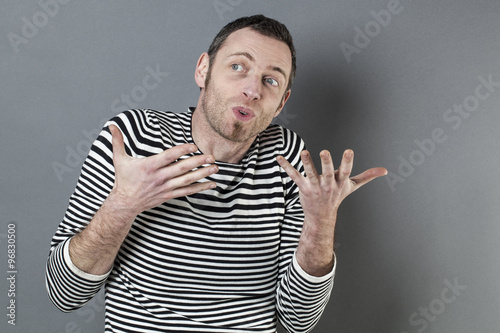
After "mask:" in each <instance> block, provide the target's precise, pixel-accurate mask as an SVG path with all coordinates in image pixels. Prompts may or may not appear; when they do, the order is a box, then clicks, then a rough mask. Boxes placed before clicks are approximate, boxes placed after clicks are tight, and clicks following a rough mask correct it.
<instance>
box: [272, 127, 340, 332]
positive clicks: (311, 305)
mask: <svg viewBox="0 0 500 333" xmlns="http://www.w3.org/2000/svg"><path fill="white" fill-rule="evenodd" d="M303 149H304V143H303V142H302V140H301V139H300V138H299V137H298V136H297V135H295V134H293V133H292V132H290V131H288V130H286V129H285V130H284V147H283V156H284V157H285V158H286V159H287V160H288V161H289V162H290V163H291V164H292V165H293V166H294V167H295V168H296V169H297V170H298V171H300V172H301V173H304V169H303V166H302V163H301V161H300V151H302V150H303ZM282 179H283V184H284V189H285V200H286V203H285V217H284V220H283V224H282V227H281V242H280V274H279V282H278V286H277V292H276V310H277V314H278V318H279V321H280V323H281V325H282V326H283V328H285V329H286V330H287V331H288V332H310V331H311V330H312V329H313V328H314V326H315V325H316V324H317V322H318V321H319V319H320V317H321V315H322V314H323V311H324V309H325V307H326V305H327V303H328V301H329V299H330V294H331V291H332V288H333V279H334V273H335V266H336V265H335V266H334V268H333V270H332V271H331V272H330V273H329V274H327V275H326V276H323V277H314V276H310V275H309V274H307V273H306V272H304V271H303V270H302V268H301V267H300V265H299V264H298V262H297V260H296V258H295V250H296V249H297V246H298V242H299V238H300V234H301V231H302V224H303V221H304V213H303V210H302V206H301V205H300V200H299V191H298V187H297V186H296V184H295V183H293V181H292V180H291V179H290V178H289V177H288V175H286V173H285V172H284V171H283V172H282Z"/></svg>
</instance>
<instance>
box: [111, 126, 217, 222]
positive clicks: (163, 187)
mask: <svg viewBox="0 0 500 333" xmlns="http://www.w3.org/2000/svg"><path fill="white" fill-rule="evenodd" d="M109 129H110V131H111V135H112V144H113V163H114V166H115V184H114V187H113V190H112V193H113V194H114V196H115V197H117V198H120V200H123V203H125V206H126V207H128V208H129V209H131V210H132V211H133V212H134V213H135V214H136V215H137V214H139V213H140V212H142V211H144V210H146V209H150V208H153V207H156V206H158V205H160V204H161V203H163V202H165V201H167V200H170V199H173V198H177V197H182V196H186V195H190V194H194V193H197V192H201V191H204V190H208V189H211V188H214V187H215V186H216V184H215V183H214V182H200V183H199V182H198V181H200V180H202V179H203V178H205V177H208V176H210V175H212V174H214V173H216V172H217V171H218V168H217V166H216V165H210V166H206V167H201V166H202V165H206V164H213V163H214V162H215V160H214V157H213V156H211V155H196V156H192V157H189V158H186V159H182V160H178V159H179V158H180V157H182V156H184V155H187V154H189V153H193V152H195V151H196V150H197V148H196V146H195V145H193V144H183V145H179V146H175V147H172V148H170V149H167V150H165V151H163V152H161V153H159V154H157V155H153V156H149V157H146V158H134V157H131V156H129V155H128V154H127V153H126V151H125V144H124V141H123V135H122V133H121V131H120V130H119V129H118V127H116V126H115V125H110V126H109ZM194 169H196V170H194ZM193 170H194V171H193Z"/></svg>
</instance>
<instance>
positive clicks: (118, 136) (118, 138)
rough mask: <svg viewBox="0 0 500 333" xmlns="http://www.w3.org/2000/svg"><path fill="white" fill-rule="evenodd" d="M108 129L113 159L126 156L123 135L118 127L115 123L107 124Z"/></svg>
mask: <svg viewBox="0 0 500 333" xmlns="http://www.w3.org/2000/svg"><path fill="white" fill-rule="evenodd" d="M109 130H110V132H111V138H112V140H111V143H112V145H113V160H115V159H116V158H120V157H124V156H127V152H126V151H125V143H124V142H123V135H122V132H121V131H120V129H119V128H118V127H117V126H115V125H109Z"/></svg>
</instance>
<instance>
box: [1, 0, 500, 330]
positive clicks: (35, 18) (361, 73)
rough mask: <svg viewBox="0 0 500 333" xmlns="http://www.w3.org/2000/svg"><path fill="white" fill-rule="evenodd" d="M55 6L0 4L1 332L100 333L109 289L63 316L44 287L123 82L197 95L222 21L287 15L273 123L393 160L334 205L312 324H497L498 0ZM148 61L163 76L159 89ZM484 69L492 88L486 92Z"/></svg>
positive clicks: (317, 144)
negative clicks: (88, 160) (287, 82)
mask: <svg viewBox="0 0 500 333" xmlns="http://www.w3.org/2000/svg"><path fill="white" fill-rule="evenodd" d="M45 1H46V2H47V3H52V6H41V5H40V3H45V2H44V1H41V2H40V3H39V2H37V1H14V0H1V1H0V8H1V13H0V71H1V72H0V80H1V81H0V101H1V108H2V111H1V119H2V121H1V124H0V133H1V134H0V139H1V146H0V149H1V150H0V153H1V154H0V156H1V159H0V161H1V162H0V163H1V164H0V165H1V167H0V168H1V169H0V170H1V174H0V177H1V178H0V179H1V183H0V186H1V201H0V209H1V215H0V216H1V217H0V247H1V250H0V253H1V254H2V255H1V258H0V272H1V273H0V276H2V278H1V279H0V295H1V296H0V300H1V301H0V303H1V306H0V308H1V309H4V310H2V311H1V313H0V314H1V316H0V318H1V319H0V331H1V332H11V331H12V332H57V333H60V332H99V331H102V328H103V309H102V297H98V298H96V299H95V300H93V301H92V302H91V303H90V304H89V305H87V306H86V307H85V308H83V309H81V310H79V311H76V312H73V313H71V314H63V313H60V312H59V311H58V310H57V309H56V308H55V307H54V306H53V305H52V304H51V303H50V302H49V300H48V298H47V296H46V292H45V286H44V267H45V260H46V255H47V252H48V249H49V245H50V239H51V237H52V235H53V233H54V232H55V230H56V228H57V225H58V223H59V221H60V220H61V219H62V216H63V214H64V211H65V209H66V205H67V201H68V198H69V195H70V194H71V192H72V190H73V188H74V186H75V183H76V180H77V177H78V173H79V169H80V166H81V163H82V158H84V157H85V155H86V152H87V150H88V145H89V140H90V139H89V136H90V137H95V135H96V133H97V132H96V131H97V130H98V129H100V126H101V125H102V120H103V119H108V118H110V117H112V116H113V115H114V114H115V113H117V112H119V111H121V110H124V109H128V108H129V107H128V106H127V105H126V104H125V103H123V102H121V96H122V94H124V95H126V94H128V95H130V96H131V97H132V99H131V103H130V104H134V105H137V106H138V107H147V108H155V109H160V110H172V111H176V112H182V111H185V110H186V109H187V107H188V106H194V105H195V104H196V101H197V97H198V94H199V91H198V89H197V87H196V85H195V83H194V80H193V73H194V67H195V64H196V61H197V59H198V57H199V55H200V54H201V53H202V52H204V51H205V50H206V49H207V48H208V45H209V43H210V41H211V40H212V38H213V37H214V36H215V34H216V33H217V31H218V30H219V29H220V28H221V27H222V26H223V25H224V24H225V23H227V22H229V21H231V20H233V19H235V18H237V17H240V16H245V15H250V14H256V13H263V14H266V15H268V16H270V17H274V18H276V19H278V20H280V21H282V22H284V23H285V24H287V26H288V27H289V29H290V30H291V32H292V34H293V36H294V40H295V43H296V48H297V53H298V73H297V80H296V84H295V85H294V87H293V93H292V97H291V99H290V100H289V102H288V104H287V106H286V108H285V110H284V112H283V114H282V115H281V116H280V117H279V119H277V122H278V123H280V124H283V125H285V126H287V127H289V128H291V129H293V130H295V131H296V132H298V133H299V134H300V135H301V136H302V137H303V138H304V139H305V140H306V143H307V145H308V147H309V148H310V150H311V151H312V152H313V153H314V154H317V153H318V152H319V151H320V150H321V149H329V150H330V151H331V152H332V154H333V155H334V159H335V161H336V162H337V163H338V160H339V158H340V156H341V154H342V151H343V150H344V149H345V148H352V149H353V150H354V151H355V154H356V157H355V173H359V172H361V171H363V170H365V169H366V168H369V167H372V166H384V167H386V168H387V169H388V170H389V171H390V177H386V178H385V179H378V180H376V181H374V182H373V183H371V184H369V185H367V186H366V187H364V188H362V189H361V190H359V191H358V192H356V193H355V194H353V195H352V196H350V197H349V198H348V199H347V200H346V201H345V202H344V203H343V204H342V206H341V210H340V212H339V223H338V226H337V238H336V240H337V246H338V248H337V256H338V268H337V275H336V282H335V287H334V290H333V294H332V298H331V301H330V303H329V305H328V308H327V309H326V312H325V314H324V316H323V318H322V320H321V322H320V323H319V324H318V326H317V327H316V329H315V330H314V332H318V333H319V332H384V333H388V332H394V333H401V332H408V333H413V332H419V331H420V332H499V331H500V329H499V327H500V316H499V312H500V310H499V309H500V284H499V283H498V277H499V273H500V256H499V255H498V240H499V236H500V225H499V223H498V222H499V215H500V205H499V204H500V190H499V188H500V173H499V171H498V170H499V168H498V165H499V162H500V157H499V156H500V155H499V144H498V142H499V139H500V134H499V131H498V124H499V121H500V115H499V112H498V109H499V106H500V87H499V86H498V85H499V84H498V82H500V45H499V36H500V20H499V19H498V17H499V14H500V1H495V0H483V1H465V0H445V1H439V2H437V1H436V2H431V1H416V0H414V1H410V0H401V2H400V3H399V5H398V6H396V5H397V3H396V2H395V1H394V0H337V1H314V2H312V1H310V2H306V1H298V0H295V1H284V0H281V1H272V2H270V1H242V0H209V1H165V0H162V1H160V0H155V1H126V0H106V1H79V2H77V1H71V2H68V3H63V4H59V5H58V6H57V7H56V6H54V5H53V3H54V2H53V1H52V2H51V1H47V0H45ZM60 2H63V1H62V0H60ZM64 2H66V1H64ZM391 5H394V6H395V7H394V8H392V7H391ZM388 6H389V7H391V8H392V11H393V12H397V14H391V16H390V19H391V20H390V22H388V19H387V16H386V17H385V19H386V21H385V22H382V23H377V21H376V19H375V16H376V15H375V16H374V14H373V13H372V11H374V12H375V13H379V12H380V11H381V10H386V11H387V8H388ZM27 22H29V23H27ZM34 23H36V24H37V25H38V27H37V26H36V25H34V26H31V30H30V29H29V28H30V24H34ZM33 27H34V28H35V29H33ZM365 28H368V31H369V32H368V33H366V32H365V33H364V34H365V35H366V36H367V37H365V38H363V37H360V36H359V30H358V29H361V30H363V31H364V30H365ZM370 29H371V30H370ZM357 34H358V36H357V38H356V35H357ZM368 34H369V35H371V36H368ZM16 36H17V37H16ZM355 39H356V40H355ZM367 39H369V43H368V42H367ZM356 43H357V45H358V46H359V47H358V48H357V50H356V52H355V53H352V54H350V55H346V52H343V51H342V46H343V47H346V45H347V44H349V45H351V50H352V47H355V46H356ZM148 67H149V68H151V69H153V70H154V69H157V68H158V70H160V71H161V72H162V73H168V75H167V74H162V75H163V76H162V77H160V80H159V81H161V82H158V85H157V87H155V89H151V90H146V89H144V87H142V86H143V79H144V78H145V77H146V75H148V70H147V68H148ZM480 77H482V78H483V79H484V80H488V79H490V80H491V81H493V82H497V83H496V85H495V83H494V84H493V85H492V86H490V87H489V89H490V90H488V88H487V87H485V86H482V87H479V88H478V92H476V88H477V87H478V86H480V85H481V84H482V83H481V82H482V81H481V79H480ZM151 82H154V81H150V83H151ZM141 87H142V88H141ZM144 92H145V93H146V94H144ZM477 93H478V94H479V95H478V97H481V98H477V97H476V94H477ZM116 100H118V101H116ZM464 104H465V106H463V107H462V108H463V109H464V110H466V109H468V110H471V111H470V112H469V111H466V112H463V115H460V114H459V113H457V112H455V111H453V108H454V105H455V110H458V109H459V108H460V106H461V105H464ZM449 110H450V111H449ZM433 132H434V133H435V135H434V139H433ZM415 140H417V141H415ZM432 140H434V143H431V141H432ZM436 141H438V142H436ZM416 142H420V143H422V144H424V146H423V148H419V145H418V144H417V143H416ZM422 144H420V145H421V146H422ZM316 161H317V159H316ZM56 171H57V172H56ZM388 180H389V181H388ZM10 222H14V223H15V224H16V236H17V269H18V275H17V281H16V289H17V290H16V292H17V295H16V296H17V297H16V304H17V318H16V319H17V320H16V324H17V325H16V326H15V327H13V326H11V325H8V324H7V319H8V318H7V317H6V313H7V310H6V306H7V301H8V299H7V289H8V286H7V280H6V279H5V277H6V276H7V273H6V272H7V270H8V269H7V265H6V262H7V256H6V254H5V253H6V249H7V238H6V237H7V225H8V224H9V223H10ZM453 284H455V285H459V287H458V289H457V287H455V288H452V289H450V287H449V285H453ZM4 312H5V313H4Z"/></svg>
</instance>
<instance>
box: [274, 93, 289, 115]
mask: <svg viewBox="0 0 500 333" xmlns="http://www.w3.org/2000/svg"><path fill="white" fill-rule="evenodd" d="M291 93H292V90H291V89H289V90H288V91H287V92H286V93H285V94H284V95H283V99H282V100H281V103H280V106H279V108H278V109H277V110H276V112H275V113H274V118H276V117H277V116H278V115H279V114H280V112H281V110H283V107H284V106H285V103H286V101H288V98H289V97H290V94H291Z"/></svg>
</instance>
